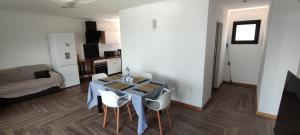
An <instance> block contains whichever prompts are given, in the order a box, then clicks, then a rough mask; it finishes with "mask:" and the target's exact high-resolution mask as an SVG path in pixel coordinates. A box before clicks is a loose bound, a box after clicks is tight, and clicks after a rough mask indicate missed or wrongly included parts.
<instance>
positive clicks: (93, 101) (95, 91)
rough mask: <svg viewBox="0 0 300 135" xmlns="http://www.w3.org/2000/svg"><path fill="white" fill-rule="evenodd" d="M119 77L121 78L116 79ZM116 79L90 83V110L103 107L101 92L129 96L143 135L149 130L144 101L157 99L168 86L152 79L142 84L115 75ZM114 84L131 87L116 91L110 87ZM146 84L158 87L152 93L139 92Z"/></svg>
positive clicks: (88, 103) (143, 81)
mask: <svg viewBox="0 0 300 135" xmlns="http://www.w3.org/2000/svg"><path fill="white" fill-rule="evenodd" d="M116 76H119V77H116ZM114 78H115V79H113V80H108V81H107V80H105V79H99V80H95V81H91V82H90V83H89V88H88V98H87V106H88V109H89V110H90V109H92V108H93V107H95V106H98V107H102V102H101V99H100V100H99V99H98V97H101V95H100V92H99V90H109V91H114V92H115V93H116V94H129V95H130V96H131V103H132V105H133V108H134V110H135V112H136V114H137V116H138V125H137V127H138V128H137V133H138V134H139V135H141V134H143V133H144V131H145V130H146V129H147V128H148V124H147V119H146V115H145V106H144V102H145V101H144V99H145V98H150V99H155V98H156V97H158V96H159V95H160V93H161V91H162V90H163V89H164V88H167V87H168V85H167V84H166V83H165V82H162V81H154V80H151V79H144V80H142V81H140V82H131V83H130V82H126V81H125V80H124V77H122V75H115V76H114ZM113 83H124V84H127V85H128V86H129V87H127V88H125V89H122V90H120V89H116V88H114V87H110V84H113ZM146 84H155V85H158V87H156V88H155V89H153V90H151V91H142V90H139V89H140V88H141V87H142V86H145V85H146Z"/></svg>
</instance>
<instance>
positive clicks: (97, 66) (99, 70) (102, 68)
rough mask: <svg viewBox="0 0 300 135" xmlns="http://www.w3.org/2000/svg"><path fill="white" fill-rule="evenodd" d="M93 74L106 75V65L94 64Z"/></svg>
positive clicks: (104, 63)
mask: <svg viewBox="0 0 300 135" xmlns="http://www.w3.org/2000/svg"><path fill="white" fill-rule="evenodd" d="M95 72H96V74H99V73H105V74H108V69H107V63H106V62H101V63H96V64H95Z"/></svg>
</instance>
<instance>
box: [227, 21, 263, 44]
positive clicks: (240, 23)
mask: <svg viewBox="0 0 300 135" xmlns="http://www.w3.org/2000/svg"><path fill="white" fill-rule="evenodd" d="M248 24H256V28H255V36H254V40H244V41H237V40H235V39H236V30H237V26H238V25H248ZM260 27H261V20H247V21H234V22H233V27H232V38H231V44H258V42H259V35H260Z"/></svg>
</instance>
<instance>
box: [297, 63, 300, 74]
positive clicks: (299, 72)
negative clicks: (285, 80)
mask: <svg viewBox="0 0 300 135" xmlns="http://www.w3.org/2000/svg"><path fill="white" fill-rule="evenodd" d="M297 75H298V77H299V78H300V60H299V66H298V74H297Z"/></svg>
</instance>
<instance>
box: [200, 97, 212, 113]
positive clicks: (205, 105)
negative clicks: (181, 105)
mask: <svg viewBox="0 0 300 135" xmlns="http://www.w3.org/2000/svg"><path fill="white" fill-rule="evenodd" d="M211 99H212V97H210V98H209V99H208V100H207V102H206V103H205V104H204V106H203V107H202V108H201V109H202V111H203V110H204V109H205V108H206V107H207V105H208V104H209V103H210V101H211Z"/></svg>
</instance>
